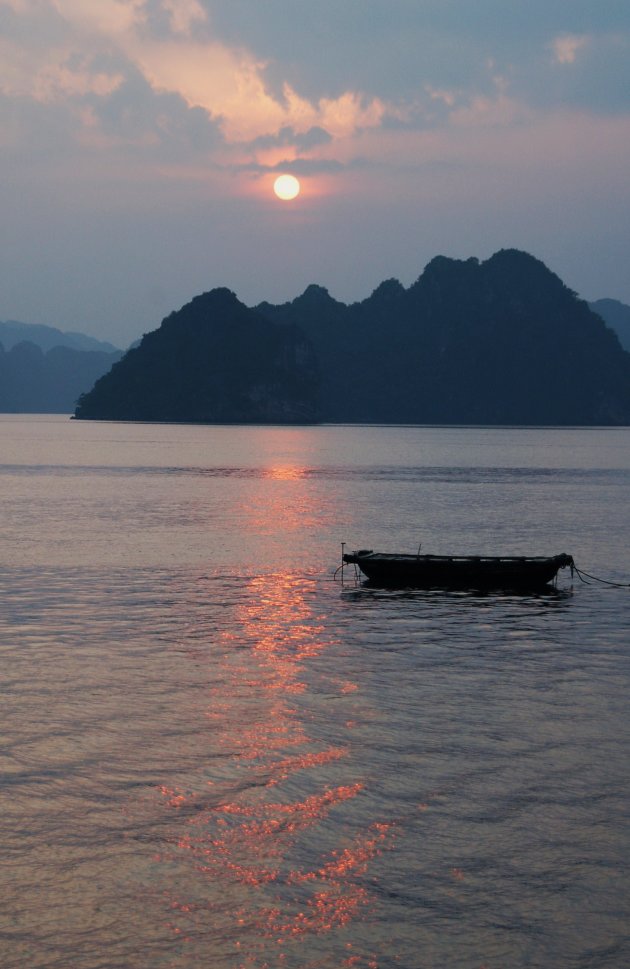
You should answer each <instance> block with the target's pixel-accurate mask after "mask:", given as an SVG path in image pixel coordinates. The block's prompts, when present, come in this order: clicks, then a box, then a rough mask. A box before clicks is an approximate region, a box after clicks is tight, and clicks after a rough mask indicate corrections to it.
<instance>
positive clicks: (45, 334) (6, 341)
mask: <svg viewBox="0 0 630 969" xmlns="http://www.w3.org/2000/svg"><path fill="white" fill-rule="evenodd" d="M25 340H26V341H28V342H29V343H34V344H35V345H36V346H38V347H40V348H41V349H42V350H52V348H53V347H71V348H72V349H73V350H98V351H100V352H102V353H116V352H117V350H118V347H115V346H114V345H113V344H112V343H107V342H106V341H104V340H96V339H94V337H91V336H87V335H86V334H85V333H73V332H67V333H66V332H64V331H63V330H58V329H57V328H56V327H54V326H44V325H43V324H40V323H19V322H18V321H17V320H6V321H4V322H3V321H2V320H0V343H1V344H2V346H3V347H4V349H5V350H10V349H11V347H14V346H15V344H16V343H22V342H24V341H25Z"/></svg>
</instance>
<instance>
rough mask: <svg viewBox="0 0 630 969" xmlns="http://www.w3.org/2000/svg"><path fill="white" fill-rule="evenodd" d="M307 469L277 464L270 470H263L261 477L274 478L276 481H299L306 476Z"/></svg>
mask: <svg viewBox="0 0 630 969" xmlns="http://www.w3.org/2000/svg"><path fill="white" fill-rule="evenodd" d="M306 472H307V468H299V467H295V466H294V465H290V464H277V465H273V466H272V467H270V468H265V469H264V471H263V476H264V477H265V478H274V479H275V480H276V481H299V479H300V478H303V477H304V476H305V475H306Z"/></svg>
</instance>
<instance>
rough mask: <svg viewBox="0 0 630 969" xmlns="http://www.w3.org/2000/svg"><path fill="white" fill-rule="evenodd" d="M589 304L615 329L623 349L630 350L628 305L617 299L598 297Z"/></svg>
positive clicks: (629, 312)
mask: <svg viewBox="0 0 630 969" xmlns="http://www.w3.org/2000/svg"><path fill="white" fill-rule="evenodd" d="M589 306H590V308H591V309H592V310H593V312H594V313H598V314H599V316H601V318H602V320H603V321H604V323H605V324H606V325H607V326H609V327H611V329H613V330H614V331H615V333H616V334H617V336H618V337H619V342H620V343H621V345H622V347H623V348H624V350H630V306H627V305H626V304H625V303H620V302H619V300H617V299H598V300H596V301H595V302H594V303H589Z"/></svg>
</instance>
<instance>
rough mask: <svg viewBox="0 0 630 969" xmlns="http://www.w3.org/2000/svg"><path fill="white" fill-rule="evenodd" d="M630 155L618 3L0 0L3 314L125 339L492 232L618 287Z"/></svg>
mask: <svg viewBox="0 0 630 969" xmlns="http://www.w3.org/2000/svg"><path fill="white" fill-rule="evenodd" d="M280 173H289V174H293V175H295V176H296V177H297V178H298V179H299V180H300V183H301V192H300V195H299V196H298V197H297V198H296V199H294V200H292V201H281V200H280V199H278V198H277V197H276V196H275V195H274V193H273V182H274V179H275V178H276V177H277V175H278V174H280ZM629 173H630V4H629V3H628V2H627V0H597V3H595V2H593V0H588V2H583V0H511V2H506V0H317V2H314V0H0V233H1V235H0V240H1V244H2V258H1V259H0V319H3V320H8V319H15V320H20V321H23V322H26V323H46V324H49V325H52V326H58V327H60V328H61V329H63V330H80V331H82V332H84V333H88V334H90V335H92V336H96V337H99V338H101V339H104V340H109V341H111V342H113V343H114V344H116V345H117V346H121V347H125V346H127V345H128V344H129V343H130V342H131V341H132V340H134V339H136V338H137V337H139V336H140V335H141V334H142V333H145V332H148V331H149V330H153V329H155V328H156V327H157V326H158V325H159V323H160V321H161V320H162V318H163V317H164V316H166V315H167V314H168V313H169V312H171V311H172V310H174V309H178V308H179V307H180V306H182V305H183V304H184V303H186V302H188V301H189V300H190V299H192V298H193V296H195V295H197V294H199V293H202V292H205V291H207V290H210V289H212V288H213V287H215V286H227V287H229V288H230V289H232V290H233V291H234V292H235V293H236V294H237V296H238V297H239V298H240V299H241V300H242V301H243V302H244V303H246V304H247V305H250V306H251V305H255V304H256V303H258V302H261V301H262V300H268V301H270V302H273V303H278V302H284V301H285V300H289V299H293V298H295V297H296V296H298V295H299V294H300V293H301V292H303V291H304V289H305V288H306V286H308V285H309V284H310V283H317V284H318V285H321V286H325V287H326V288H327V289H328V290H329V292H330V294H331V296H333V297H334V298H336V299H339V300H342V301H343V302H353V301H355V300H361V299H365V298H366V297H367V296H369V295H370V293H371V292H372V291H373V290H374V289H375V288H376V287H377V286H378V284H379V283H380V282H382V281H383V280H384V279H389V278H391V277H395V278H397V279H399V280H400V281H401V282H402V283H403V284H404V285H405V286H408V285H410V284H411V283H413V282H414V281H415V280H416V279H417V278H418V276H420V275H421V273H422V271H423V269H424V267H425V265H426V264H427V263H428V262H429V261H430V260H431V259H432V258H433V257H434V256H435V255H438V254H440V255H445V256H450V257H453V258H458V259H462V258H469V257H471V256H475V257H477V258H479V259H485V258H487V257H488V256H490V255H491V254H492V253H493V252H496V251H497V250H498V249H501V248H518V249H524V250H525V251H527V252H530V253H532V255H534V256H537V257H538V258H539V259H542V260H543V261H544V262H545V263H546V264H547V265H548V266H549V268H550V269H552V270H553V271H554V272H555V273H557V274H558V275H559V276H560V277H561V278H562V279H563V281H564V282H565V283H566V284H567V285H568V286H569V287H570V288H571V289H573V290H575V291H576V292H577V293H578V295H580V296H581V297H583V298H584V299H588V300H594V299H599V298H603V297H609V298H613V299H619V300H622V301H623V302H627V303H630V263H629V258H628V253H629V250H630V175H629Z"/></svg>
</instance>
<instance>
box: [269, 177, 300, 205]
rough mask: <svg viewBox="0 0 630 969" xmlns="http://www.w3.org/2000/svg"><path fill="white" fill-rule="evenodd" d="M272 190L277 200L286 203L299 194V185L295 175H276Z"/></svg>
mask: <svg viewBox="0 0 630 969" xmlns="http://www.w3.org/2000/svg"><path fill="white" fill-rule="evenodd" d="M273 190H274V192H275V193H276V195H277V196H278V198H279V199H282V200H283V201H284V202H288V201H290V200H291V199H294V198H295V197H296V196H297V195H299V194H300V183H299V182H298V180H297V178H296V177H295V175H278V177H277V179H276V180H275V182H274V183H273Z"/></svg>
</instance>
